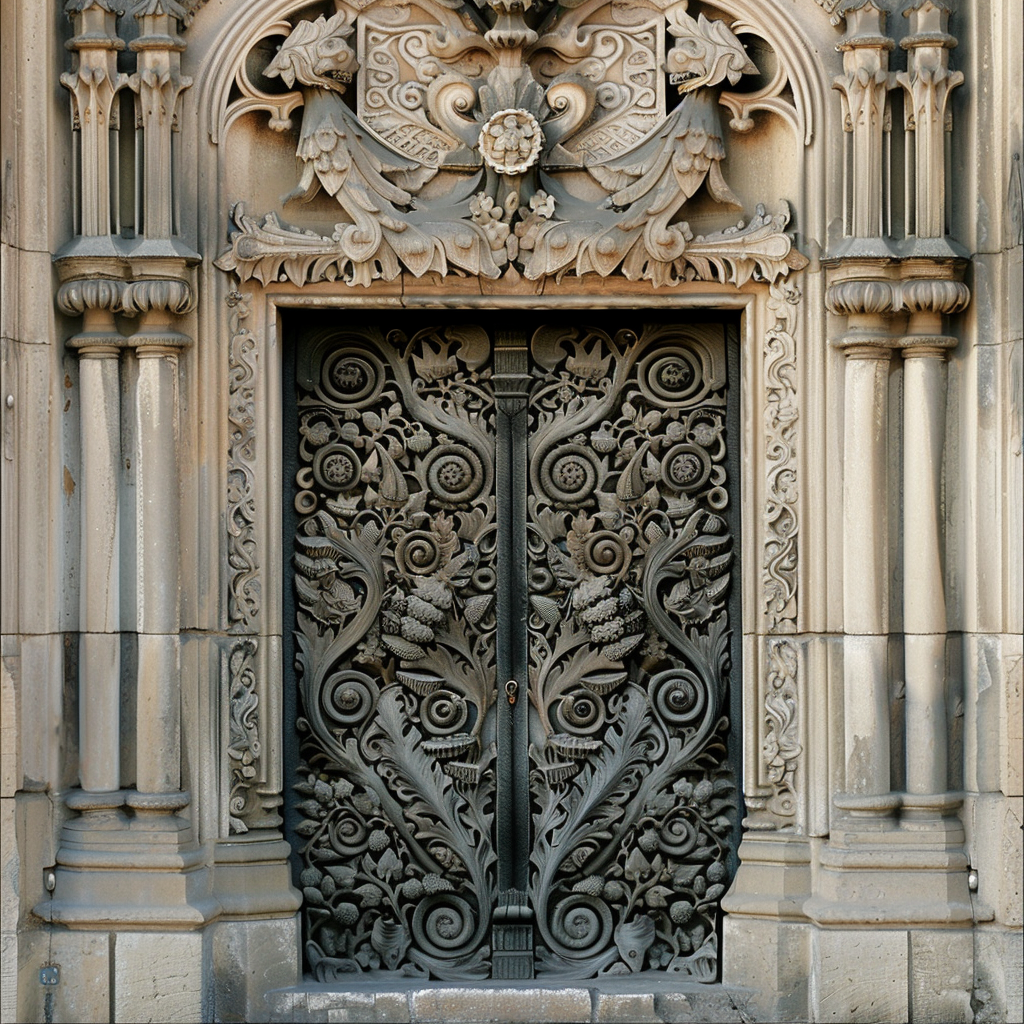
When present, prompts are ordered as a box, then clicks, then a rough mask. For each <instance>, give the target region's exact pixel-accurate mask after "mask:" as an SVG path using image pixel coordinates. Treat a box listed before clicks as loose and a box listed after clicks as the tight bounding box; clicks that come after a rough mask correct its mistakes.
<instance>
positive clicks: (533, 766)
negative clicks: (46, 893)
mask: <svg viewBox="0 0 1024 1024" xmlns="http://www.w3.org/2000/svg"><path fill="white" fill-rule="evenodd" d="M492 348H493V349H494V352H495V354H494V355H493V356H492ZM509 351H510V350H508V349H502V348H500V346H498V347H495V346H494V342H493V341H492V339H491V338H490V337H489V336H488V334H487V333H486V332H485V331H484V330H483V329H482V328H480V327H476V326H473V325H463V326H459V327H428V326H425V325H424V326H422V327H420V328H418V329H417V330H416V331H415V332H414V333H411V334H406V333H404V332H402V331H399V330H392V331H388V332H387V333H385V332H384V331H380V330H376V329H366V330H355V329H345V330H341V331H338V330H334V331H330V330H328V331H321V332H319V333H318V334H314V335H312V336H310V337H308V338H307V339H306V340H305V341H304V342H303V343H302V345H301V346H300V348H299V353H298V366H297V382H298V404H297V418H298V424H297V427H298V456H299V468H298V470H297V472H296V476H295V491H294V499H293V500H294V504H295V510H296V512H297V520H296V533H295V539H294V556H293V557H294V565H295V570H296V572H295V577H294V580H295V596H296V617H295V620H294V623H293V625H294V627H295V630H296V632H295V641H296V649H295V656H296V666H297V678H298V687H299V694H300V718H299V720H298V723H297V724H298V729H299V735H300V743H301V756H302V762H301V764H300V766H299V771H298V778H297V779H295V781H294V788H295V790H296V791H297V792H298V794H299V803H298V811H299V820H298V824H297V825H296V827H295V834H296V838H295V842H296V849H297V852H298V853H299V855H300V857H301V860H302V869H301V872H300V877H299V882H300V885H301V887H302V889H303V894H304V897H305V906H304V910H303V915H304V922H305V940H306V954H307V958H308V961H309V964H310V968H311V970H312V971H313V973H314V974H315V976H316V977H317V979H318V980H319V981H322V982H330V981H334V980H337V979H338V978H339V977H341V976H342V975H349V974H351V973H358V972H362V971H367V970H377V969H384V970H388V971H396V972H401V973H402V974H404V975H407V976H410V975H411V976H414V977H415V976H420V977H422V976H426V975H430V976H433V977H437V978H442V979H447V980H460V979H462V980H465V979H476V978H484V977H487V976H488V975H491V976H493V977H505V978H508V977H519V978H522V977H531V976H533V974H534V972H536V975H537V976H539V977H544V978H547V979H549V980H566V981H567V980H570V979H582V978H590V977H594V976H596V975H598V974H608V973H611V974H626V975H628V974H630V973H632V972H637V971H641V970H648V969H662V970H664V971H666V972H667V973H669V974H672V975H675V976H676V977H678V978H684V979H689V980H695V981H713V980H714V979H715V977H716V973H717V954H718V947H717V938H716V936H717V928H718V918H719V916H720V912H719V901H720V899H721V897H722V895H723V894H724V892H725V890H726V887H727V886H728V884H729V873H730V869H731V861H730V848H731V845H732V843H733V842H734V841H735V834H736V828H737V813H738V808H737V793H736V784H735V776H734V770H733V767H732V765H731V764H730V760H729V757H728V753H727V737H728V731H729V720H728V717H727V709H728V696H727V694H728V685H729V676H730V668H731V664H730V641H729V637H730V626H729V621H728V606H727V599H728V590H729V585H730V580H731V578H732V573H733V564H734V559H733V548H734V539H733V536H732V534H731V532H730V529H729V526H728V521H727V519H726V514H727V509H728V508H729V505H730V493H729V490H728V488H729V485H730V481H729V479H728V476H727V469H726V453H727V442H729V441H730V440H731V439H729V438H727V436H726V417H725V404H726V396H725V386H726V376H725V338H724V333H723V332H722V331H721V330H720V329H719V331H718V333H717V335H716V334H715V332H714V331H713V330H711V329H707V330H705V329H701V328H695V329H688V328H681V327H670V326H665V325H643V324H639V323H638V324H637V325H636V330H635V331H633V330H629V329H622V330H618V331H614V332H613V331H608V330H605V329H604V328H603V327H588V326H580V327H576V326H547V327H541V328H539V329H537V330H536V331H534V332H533V335H532V338H530V339H529V343H528V344H527V341H526V340H525V336H524V341H523V344H522V347H521V348H520V349H518V350H515V349H513V350H511V351H512V353H513V355H512V356H508V355H507V353H508V352H509ZM517 359H518V362H517V361H516V360H517ZM509 395H514V398H513V399H512V400H511V401H510V399H509V397H508V396H509ZM510 409H511V412H509V410H510ZM503 410H505V411H503ZM505 415H508V416H510V417H511V418H512V419H513V420H515V421H516V422H517V423H518V424H519V425H518V427H516V428H514V429H518V430H520V431H521V433H520V435H519V436H520V438H521V442H520V443H518V444H517V443H514V442H513V443H510V447H508V448H504V447H503V445H504V443H505V442H504V441H503V437H505V436H506V435H504V434H503V433H502V431H503V429H504V428H503V426H502V417H503V416H505ZM502 452H505V453H506V454H505V455H502V454H501V453H502ZM509 452H511V453H512V454H511V456H510V455H509V454H508V453H509ZM516 452H518V455H516V454H515V453H516ZM509 458H512V459H515V458H518V459H521V463H520V464H521V466H522V473H521V475H520V476H516V475H515V473H514V472H513V473H512V476H511V479H514V480H519V481H520V484H521V489H520V491H519V493H520V494H521V497H522V500H521V503H519V504H517V505H514V506H513V507H514V508H517V509H518V511H517V512H514V514H512V515H510V516H509V517H508V518H507V519H506V518H505V517H504V515H503V512H502V508H503V502H504V501H505V497H506V495H505V490H507V488H503V485H502V484H501V483H500V481H501V480H502V479H504V477H503V475H502V474H503V473H504V472H505V470H504V469H503V465H504V466H506V467H507V465H508V462H507V460H508V459H509ZM506 528H510V530H508V531H507V530H506ZM503 532H505V533H506V534H507V532H513V533H515V534H516V536H518V537H519V538H520V541H519V543H521V545H522V548H521V550H522V558H521V565H520V569H521V575H520V576H519V577H518V578H517V577H516V574H515V572H514V570H512V569H510V568H509V566H508V563H507V562H505V561H503V560H502V559H501V556H500V552H501V551H502V550H503V549H502V543H503ZM517 579H518V582H516V580H517ZM509 598H511V600H512V601H513V602H515V604H516V605H517V606H521V607H522V608H523V610H524V615H523V616H522V618H523V619H524V620H525V621H524V622H523V633H522V644H523V648H522V650H523V664H522V668H523V669H524V673H523V676H522V682H521V683H520V684H519V691H520V692H519V694H517V690H516V687H515V686H512V684H511V683H510V684H506V683H505V679H506V678H507V677H505V676H502V675H500V673H501V668H500V667H499V666H500V665H501V663H502V658H503V657H504V655H503V653H502V648H503V640H502V635H503V634H502V630H503V629H505V628H507V625H508V619H509V618H511V617H512V616H508V617H507V618H503V617H502V613H501V610H502V608H506V607H507V606H506V605H505V604H503V602H504V601H507V600H508V599H509ZM499 684H500V685H499ZM510 687H511V689H510ZM518 695H521V697H522V699H521V700H519V701H517V700H516V697H517V696H518ZM503 714H504V715H509V716H511V715H513V714H515V715H518V716H519V719H518V720H519V721H520V722H521V727H522V729H523V730H524V732H523V734H522V736H523V742H522V759H521V761H520V762H519V763H518V764H517V763H516V761H515V755H512V756H511V759H510V756H509V748H506V747H503V743H504V741H503V739H502V735H503V733H502V728H503V726H502V722H503V721H504V719H503V718H502V715H503ZM513 728H518V727H513ZM527 737H528V744H527ZM516 773H518V778H519V779H520V785H521V789H520V790H519V791H518V792H519V793H520V794H521V798H522V801H523V804H522V806H523V811H524V814H523V818H522V820H521V826H517V828H516V829H515V830H513V831H512V833H510V832H509V831H506V830H505V829H504V828H503V824H502V823H503V822H507V820H508V815H509V808H508V806H507V805H505V804H504V798H503V797H502V795H501V794H502V793H503V792H504V790H503V789H502V787H503V786H504V785H506V782H505V781H503V780H506V779H507V778H508V776H509V775H510V774H511V775H516ZM516 799H519V797H516ZM513 833H514V834H513ZM517 837H518V838H517ZM527 837H528V838H527ZM520 841H522V848H521V849H520V850H519V853H518V854H517V853H516V850H517V849H518V847H517V845H516V844H517V843H519V842H520ZM517 856H519V857H520V859H519V861H518V863H516V857H517ZM503 865H504V867H503ZM503 870H505V871H509V872H512V874H513V877H515V876H514V871H520V872H521V875H520V876H519V877H521V879H522V884H521V885H518V886H516V887H508V888H506V887H505V885H504V884H503V883H502V882H501V878H502V871H503ZM506 877H507V876H506ZM506 884H507V883H506ZM499 919H500V922H503V923H502V924H501V925H500V926H499ZM510 919H511V923H504V922H508V921H509V920H510ZM492 924H493V925H494V927H493V931H492ZM492 936H493V938H492ZM510 952H511V953H513V954H518V955H519V956H525V958H526V960H527V963H526V970H524V971H522V972H521V973H514V974H513V973H508V972H507V971H506V967H499V964H500V962H501V961H500V957H501V956H502V955H504V954H507V953H510Z"/></svg>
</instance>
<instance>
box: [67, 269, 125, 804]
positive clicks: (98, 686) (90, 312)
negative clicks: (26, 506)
mask: <svg viewBox="0 0 1024 1024" xmlns="http://www.w3.org/2000/svg"><path fill="white" fill-rule="evenodd" d="M122 288H123V285H122V283H121V282H120V281H116V280H108V279H104V278H91V279H89V280H79V281H69V282H66V283H65V284H63V285H62V286H61V288H60V291H59V292H58V296H57V304H58V306H59V307H60V309H61V310H62V311H63V312H64V313H67V314H68V315H71V316H82V318H83V330H82V332H81V333H80V334H76V335H75V336H74V337H73V338H71V339H70V340H69V341H68V348H70V349H72V350H76V351H77V352H78V397H79V410H80V416H81V422H80V426H81V455H82V462H81V468H80V471H79V485H78V486H79V491H78V494H79V500H80V502H81V505H80V524H81V534H80V538H79V544H80V548H79V550H80V556H79V580H80V586H81V591H80V597H79V634H80V639H79V644H80V646H79V653H78V716H79V781H80V785H81V788H82V790H83V792H81V793H74V794H72V795H71V796H70V798H69V799H70V802H71V805H72V806H73V807H75V808H77V809H81V810H100V809H103V808H108V807H113V806H117V805H119V804H120V803H121V802H122V798H121V796H120V788H121V763H120V746H121V722H120V716H121V636H120V629H121V622H120V577H121V565H120V526H119V520H120V511H119V500H118V495H119V489H120V477H121V386H120V354H121V349H122V347H123V345H124V340H125V339H124V338H123V337H122V335H121V334H120V333H119V332H118V330H117V327H116V326H115V324H114V313H115V312H116V311H118V310H119V309H120V308H121V292H122ZM110 794H118V796H117V797H116V798H114V799H113V800H112V799H111V798H110ZM100 795H103V796H102V797H101V798H99V799H97V797H100Z"/></svg>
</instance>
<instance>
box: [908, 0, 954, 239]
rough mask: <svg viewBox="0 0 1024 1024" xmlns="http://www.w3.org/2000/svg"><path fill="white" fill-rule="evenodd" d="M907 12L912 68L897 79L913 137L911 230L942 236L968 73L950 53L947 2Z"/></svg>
mask: <svg viewBox="0 0 1024 1024" xmlns="http://www.w3.org/2000/svg"><path fill="white" fill-rule="evenodd" d="M903 16H904V17H905V18H908V19H909V29H910V33H909V35H907V36H905V37H904V38H903V40H902V41H901V43H900V46H902V47H903V49H904V50H906V51H907V70H906V71H904V72H901V73H900V74H898V75H897V76H896V79H897V81H898V82H899V84H900V85H901V86H902V87H903V90H904V102H905V104H906V111H907V114H906V118H905V122H906V125H907V131H908V134H910V135H912V136H913V174H912V175H911V177H912V180H913V183H914V202H913V224H912V228H913V230H912V232H911V233H912V234H913V235H915V236H916V237H917V238H918V239H922V238H939V239H941V238H944V236H945V234H946V132H947V130H951V128H952V125H951V123H950V124H949V125H947V116H948V115H947V105H948V101H949V97H950V94H951V93H952V91H953V90H954V89H955V88H956V87H957V86H958V85H961V84H962V83H963V80H964V76H963V74H962V72H960V71H950V70H949V51H950V50H951V49H953V47H955V46H956V39H954V38H953V36H951V35H950V34H949V33H948V32H947V31H946V28H947V25H948V23H949V10H948V9H947V8H946V6H945V4H942V3H935V2H934V0H916V2H915V3H913V4H911V5H910V6H909V7H907V8H906V9H905V10H904V11H903ZM909 142H910V140H909V139H908V143H909Z"/></svg>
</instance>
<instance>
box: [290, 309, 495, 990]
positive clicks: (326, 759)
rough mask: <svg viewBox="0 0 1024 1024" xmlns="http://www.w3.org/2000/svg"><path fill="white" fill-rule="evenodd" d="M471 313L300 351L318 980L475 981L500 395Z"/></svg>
mask: <svg viewBox="0 0 1024 1024" xmlns="http://www.w3.org/2000/svg"><path fill="white" fill-rule="evenodd" d="M487 360H488V349H487V345H486V338H485V336H484V335H483V332H482V331H480V330H479V329H476V328H448V329H431V328H427V329H422V330H419V331H417V332H416V333H415V334H414V335H412V336H411V337H406V336H405V335H402V334H401V333H400V332H392V333H391V334H390V335H389V336H388V337H387V338H386V339H385V338H384V337H383V336H382V335H381V334H380V333H379V332H373V331H365V332H351V331H346V332H333V333H326V334H322V335H321V336H319V337H314V338H311V339H309V340H308V341H307V342H306V343H305V344H304V346H303V348H302V350H301V351H300V355H299V362H300V367H299V374H298V377H299V381H298V384H299V405H298V416H299V436H300V441H299V459H300V468H299V470H298V473H297V474H296V484H297V488H298V492H297V494H296V496H295V506H296V509H297V511H298V512H299V514H300V516H301V517H302V518H301V521H300V523H299V530H298V534H297V536H296V539H295V555H294V564H295V570H296V572H295V588H296V598H297V612H296V619H297V625H298V629H297V631H296V634H295V639H296V650H297V656H296V662H297V667H298V670H299V689H300V696H301V717H300V719H299V722H298V725H299V729H300V731H301V733H302V757H303V760H302V763H301V765H300V769H299V770H300V780H299V782H298V783H297V785H296V786H295V789H296V791H297V792H298V793H299V794H300V796H301V797H304V798H305V799H303V800H302V802H301V803H300V804H299V810H300V812H301V813H302V815H303V819H304V820H302V821H301V822H300V824H299V825H298V826H297V829H296V831H297V832H298V834H299V835H300V836H301V837H302V844H303V845H302V849H301V853H302V858H303V864H304V868H303V870H302V873H301V878H300V881H301V884H302V888H303V893H304V895H305V908H304V917H305V929H306V952H307V958H308V960H309V963H310V966H311V967H312V969H313V971H314V973H315V975H316V977H317V978H318V979H320V980H323V981H328V980H331V979H333V978H335V977H337V976H338V975H339V974H343V973H348V972H354V971H364V970H368V969H377V968H381V969H385V970H400V971H404V972H405V973H409V974H420V975H426V974H427V973H430V974H432V975H434V976H436V977H440V978H446V979H453V980H455V979H468V978H480V977H486V976H487V973H488V955H489V949H488V946H487V944H486V941H485V940H486V937H487V934H488V931H489V922H490V910H491V906H492V904H493V902H494V888H495V854H494V850H493V848H492V845H491V832H492V818H493V773H492V771H491V770H490V761H491V759H492V757H493V725H492V724H491V722H490V718H489V716H488V712H489V710H490V708H491V704H492V702H493V694H494V650H493V648H494V644H493V632H494V622H493V610H492V605H493V589H494V585H495V569H494V565H493V561H494V505H493V498H492V496H491V492H492V490H493V486H492V480H493V441H492V437H493V425H492V420H493V404H494V403H493V399H492V397H491V395H490V392H489V390H488V388H487V383H486V382H487V379H488V377H489V370H488V369H487V368H486V365H485V364H486V362H487Z"/></svg>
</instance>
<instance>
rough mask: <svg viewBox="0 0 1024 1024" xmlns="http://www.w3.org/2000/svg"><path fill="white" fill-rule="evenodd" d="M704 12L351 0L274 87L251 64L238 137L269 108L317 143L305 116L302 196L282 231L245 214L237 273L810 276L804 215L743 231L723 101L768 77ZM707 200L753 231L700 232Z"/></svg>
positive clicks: (286, 203) (761, 219)
mask: <svg viewBox="0 0 1024 1024" xmlns="http://www.w3.org/2000/svg"><path fill="white" fill-rule="evenodd" d="M687 6H688V5H687V0H678V2H675V3H671V2H668V3H666V2H664V0H640V2H638V3H625V2H621V0H582V2H579V0H573V2H571V3H567V4H560V5H558V4H554V3H551V2H550V0H538V2H536V3H527V4H512V3H506V2H504V0H474V2H473V3H461V2H458V0H408V2H404V3H397V4H392V3H385V2H372V0H371V2H369V3H358V4H356V3H353V4H349V3H346V2H340V0H339V2H338V3H337V4H335V5H332V6H331V8H330V11H327V10H325V9H324V8H325V5H321V4H315V5H310V6H309V7H308V8H307V9H305V10H303V11H302V12H300V14H299V15H297V16H296V17H295V18H293V19H292V20H291V21H288V22H280V23H278V24H276V25H274V26H272V27H270V28H269V29H268V31H269V32H270V33H271V37H272V38H273V37H276V38H278V39H280V40H281V42H280V46H279V49H278V51H277V54H276V56H274V57H273V59H272V60H270V61H269V62H267V63H265V65H264V66H263V67H262V69H261V74H260V77H259V81H260V83H261V85H260V87H259V88H257V87H256V86H254V84H253V76H252V74H251V68H250V67H249V65H248V63H247V62H245V63H243V66H242V67H241V69H240V70H239V73H238V76H237V79H236V87H237V88H236V94H235V95H236V98H235V99H234V100H233V102H232V104H231V105H230V106H229V107H228V109H227V110H226V111H225V114H224V123H225V124H230V123H232V122H233V120H234V119H235V118H236V117H237V116H239V115H240V114H241V113H243V112H249V111H252V110H257V109H262V110H266V111H267V112H268V113H269V114H270V119H269V128H271V129H274V130H278V131H291V132H295V131H296V126H295V124H294V119H293V117H292V115H293V113H294V112H296V111H298V110H300V109H301V121H300V123H299V125H298V127H297V136H296V140H297V141H296V157H297V160H298V164H299V167H300V175H299V180H298V182H297V184H296V187H295V189H294V190H293V191H292V192H290V193H289V194H288V195H286V196H283V197H282V198H281V203H282V210H281V212H280V213H279V212H278V211H276V210H271V211H269V212H267V213H265V214H264V215H262V216H258V215H257V216H254V215H252V214H250V213H247V212H246V210H245V209H244V207H243V206H242V205H241V204H237V205H236V206H235V208H234V211H233V218H232V219H233V227H232V232H233V233H232V243H231V248H230V249H229V250H228V251H227V252H225V253H224V255H223V256H222V257H221V259H220V261H219V265H220V266H221V267H222V268H224V269H230V270H235V271H236V272H237V273H238V274H239V276H240V277H241V278H242V279H243V280H245V279H248V278H256V279H257V280H259V281H261V282H263V283H267V282H269V281H271V280H276V279H278V278H282V279H284V278H287V279H289V280H291V281H293V282H294V283H296V284H299V285H301V284H303V283H305V282H307V281H317V280H324V279H326V280H335V279H342V280H345V281H347V282H348V283H350V284H356V283H358V284H364V285H366V284H369V283H370V282H371V281H373V280H375V279H385V280H390V279H392V278H394V277H396V276H398V275H399V274H400V273H402V272H403V271H405V272H408V273H411V274H412V275H414V276H417V277H419V276H421V275H423V274H425V273H427V272H433V273H437V274H441V275H445V274H461V275H470V276H480V277H484V278H491V279H496V278H499V277H502V276H507V277H510V278H513V279H518V278H520V277H525V278H526V279H528V280H531V281H541V280H543V279H544V278H547V277H553V278H555V279H560V278H561V277H562V276H563V275H565V274H567V273H568V274H577V275H582V274H590V273H596V274H599V275H601V276H608V275H610V274H622V275H624V276H625V277H626V278H628V279H630V280H650V281H651V282H653V283H654V284H656V285H664V284H675V283H677V282H679V281H681V280H690V279H694V278H698V279H718V280H723V281H733V282H735V283H738V284H742V283H743V282H745V281H746V280H748V279H749V278H750V277H751V276H756V277H757V278H759V279H767V280H774V279H776V278H778V277H779V276H780V275H785V274H787V273H788V272H789V270H790V269H791V268H793V267H799V266H803V265H804V263H805V262H806V261H805V260H804V257H802V256H801V255H800V254H799V253H798V252H796V250H795V249H794V248H793V246H792V242H791V239H790V238H789V236H788V235H786V234H785V232H784V228H785V226H786V224H787V221H788V218H789V212H788V209H787V208H785V206H784V204H783V208H782V209H780V210H779V211H778V212H776V213H774V214H772V213H769V212H767V210H766V207H765V206H764V205H757V206H756V208H755V209H754V210H753V211H752V212H748V213H747V214H746V215H745V216H743V217H742V218H741V219H739V221H738V226H736V225H737V219H736V216H735V215H736V213H737V212H739V211H740V210H741V209H742V204H741V203H740V201H739V200H738V199H737V197H736V196H735V195H734V194H733V192H732V191H731V189H730V188H729V186H728V185H727V184H726V181H725V177H724V174H723V170H722V162H723V160H724V159H725V158H726V156H727V152H726V141H727V131H726V128H725V127H724V125H723V121H722V118H721V116H720V113H719V110H720V106H721V104H723V103H724V104H725V105H726V106H727V108H728V109H730V110H733V111H734V112H735V111H736V110H737V109H741V108H743V95H744V94H743V93H742V91H739V92H737V91H735V90H730V91H729V92H728V94H726V95H723V89H726V88H729V87H738V88H740V89H741V83H742V79H743V78H744V76H747V75H755V74H757V73H758V69H757V68H756V67H755V65H754V64H753V63H752V62H751V60H750V58H749V57H748V56H747V53H746V50H745V49H744V46H743V43H742V42H741V40H740V39H739V37H737V35H735V34H734V33H733V31H732V30H731V29H730V27H729V24H728V22H727V20H726V19H724V18H721V17H716V16H711V17H708V16H705V14H704V13H703V12H698V13H697V16H694V14H692V13H691V12H689V11H688V9H687ZM744 31H750V29H749V28H748V29H744ZM260 45H261V46H262V45H263V44H262V43H261V44H260ZM259 52H265V51H254V53H259ZM264 59H265V58H264ZM274 83H277V85H276V87H277V88H278V89H279V91H277V92H268V91H266V90H268V89H270V88H273V87H275V86H274ZM777 91H778V90H777ZM773 95H774V93H773ZM780 95H781V93H780ZM773 102H774V103H775V106H776V107H778V109H779V110H781V112H782V113H783V115H784V116H788V110H789V108H786V109H783V107H785V104H786V103H787V102H788V101H785V100H782V99H779V98H778V97H776V99H775V100H774V101H773ZM779 104H782V106H781V107H780V106H779ZM773 109H774V108H773ZM793 120H794V122H795V121H797V120H798V118H793ZM730 124H731V125H732V129H731V130H733V131H747V130H749V129H750V128H751V127H753V122H752V121H751V120H750V118H749V117H739V118H737V117H734V118H733V119H732V121H731V122H730ZM698 193H700V194H701V196H702V197H704V198H705V199H706V200H708V201H710V202H711V203H717V204H720V207H721V210H722V214H723V217H724V222H725V223H730V222H731V223H732V224H733V226H732V227H730V228H728V229H726V230H722V231H717V232H712V233H705V234H698V233H696V232H695V231H694V230H691V228H690V226H689V224H688V223H687V220H686V206H687V203H688V202H689V201H690V200H691V198H693V197H695V196H697V194H698ZM766 198H767V197H766ZM298 201H302V202H306V203H311V202H315V203H319V204H320V205H319V206H314V207H312V208H315V209H317V210H319V211H321V212H322V213H323V215H324V217H325V220H324V223H323V225H322V227H320V228H318V229H310V228H306V229H303V230H300V229H297V228H294V227H291V226H290V225H289V224H288V223H287V221H286V219H285V218H286V217H287V216H288V210H289V209H294V208H295V206H294V204H295V203H297V202H298Z"/></svg>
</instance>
